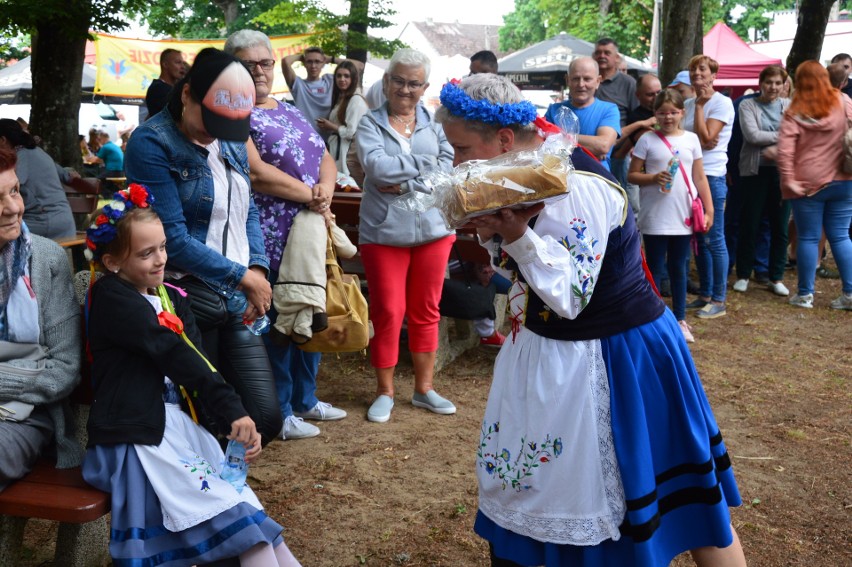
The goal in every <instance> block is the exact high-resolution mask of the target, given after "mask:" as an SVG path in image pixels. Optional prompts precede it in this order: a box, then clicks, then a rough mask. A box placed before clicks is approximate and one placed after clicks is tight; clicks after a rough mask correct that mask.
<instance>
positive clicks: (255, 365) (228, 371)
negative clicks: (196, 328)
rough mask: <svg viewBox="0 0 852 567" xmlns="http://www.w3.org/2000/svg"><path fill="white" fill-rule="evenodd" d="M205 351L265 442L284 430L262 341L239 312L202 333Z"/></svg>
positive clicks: (270, 369)
mask: <svg viewBox="0 0 852 567" xmlns="http://www.w3.org/2000/svg"><path fill="white" fill-rule="evenodd" d="M202 341H203V344H204V350H205V352H206V353H207V355H208V356H209V357H210V362H211V363H213V366H215V367H216V368H217V370H219V373H220V374H222V377H223V378H225V381H226V382H228V384H230V385H231V386H233V387H234V390H236V391H237V394H239V396H240V398H241V399H242V402H243V406H244V407H245V408H246V411H247V412H248V414H249V417H251V418H252V419H253V420H254V423H255V425H256V426H257V430H258V432H259V433H260V434H261V436H262V437H263V441H262V443H263V444H264V445H266V444H267V443H269V442H270V441H272V440H273V439H275V438H276V437H278V435H279V434H280V433H281V428H282V427H283V425H284V423H283V420H282V418H281V409H280V407H279V405H278V394H277V393H276V391H275V379H274V378H273V376H272V368H271V367H270V365H269V358H268V357H267V355H266V347H265V346H264V345H263V340H262V339H261V338H260V337H258V336H255V335H253V334H251V333H250V332H249V331H248V329H246V326H245V325H244V324H243V322H242V317H241V316H239V315H231V316H230V317H228V320H227V321H226V322H225V323H224V324H223V325H220V326H219V327H218V328H215V329H212V330H209V331H205V332H204V333H202Z"/></svg>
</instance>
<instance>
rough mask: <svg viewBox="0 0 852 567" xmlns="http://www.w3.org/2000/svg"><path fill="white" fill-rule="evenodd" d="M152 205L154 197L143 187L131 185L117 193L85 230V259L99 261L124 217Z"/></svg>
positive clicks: (136, 184)
mask: <svg viewBox="0 0 852 567" xmlns="http://www.w3.org/2000/svg"><path fill="white" fill-rule="evenodd" d="M153 203H154V196H153V195H151V192H150V191H149V190H148V188H147V187H145V186H144V185H139V184H138V183H131V184H130V186H129V187H128V188H127V189H122V190H121V191H117V192H116V193H115V195H113V197H112V200H110V202H109V203H107V204H106V205H104V207H103V209H102V210H101V214H99V215H98V216H97V217H95V222H93V223H92V224H91V226H89V228H88V229H87V230H86V250H85V255H86V258H87V259H88V260H89V261H90V262H91V261H92V260H99V259H100V257H101V254H102V253H103V249H104V248H105V247H106V245H107V244H109V243H110V242H112V241H113V240H114V239H115V236H116V234H118V229H117V225H118V222H119V221H120V220H121V219H122V218H124V215H126V214H127V213H129V212H130V211H132V210H133V209H135V208H140V209H145V208H148V207H150V206H151V205H152V204H153Z"/></svg>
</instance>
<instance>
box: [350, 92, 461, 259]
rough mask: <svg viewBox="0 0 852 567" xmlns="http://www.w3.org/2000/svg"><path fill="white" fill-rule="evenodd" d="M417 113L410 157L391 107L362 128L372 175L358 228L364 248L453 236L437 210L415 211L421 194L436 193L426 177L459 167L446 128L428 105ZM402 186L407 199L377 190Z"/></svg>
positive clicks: (363, 157)
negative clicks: (395, 127) (392, 120)
mask: <svg viewBox="0 0 852 567" xmlns="http://www.w3.org/2000/svg"><path fill="white" fill-rule="evenodd" d="M416 112H417V126H415V128H414V133H413V134H412V135H411V138H410V140H411V152H410V153H407V152H405V151H403V149H402V146H401V145H400V142H399V140H398V139H397V137H396V136H395V135H394V133H393V129H392V127H391V125H390V122H389V120H388V107H387V103H385V104H384V105H382V106H381V107H379V108H377V109H376V110H373V111H371V112H368V113H367V114H365V115H364V117H363V118H362V119H361V122H360V123H359V125H358V130H357V132H356V133H355V138H356V139H357V141H358V160H359V161H360V162H361V165H362V166H363V167H364V173H365V174H366V178H365V180H364V193H363V194H362V197H361V209H360V217H361V222H360V224H359V226H358V240H359V241H360V242H361V244H384V245H387V246H417V245H419V244H425V243H427V242H431V241H433V240H437V239H439V238H443V237H445V236H448V235H450V234H453V231H452V230H450V229H448V228H447V225H446V223H445V222H444V219H443V217H442V216H441V212H440V211H439V210H438V209H437V208H436V207H434V206H433V207H430V208H427V209H426V210H412V207H411V201H412V199H414V198H416V196H417V195H418V194H419V195H421V196H422V195H425V194H429V193H431V192H432V188H431V187H430V186H429V185H428V184H426V183H425V182H424V180H423V176H424V175H425V174H427V173H430V172H432V171H436V170H437V171H444V172H448V171H450V170H451V169H452V166H453V148H452V146H450V143H449V142H448V141H447V137H446V136H445V135H444V129H443V128H442V127H441V125H440V124H436V123H435V122H434V121H433V120H432V117H431V116H430V115H429V112H428V111H427V110H426V109H425V108H424V107H423V106H422V105H419V104H418V105H417V109H416ZM397 184H398V185H399V186H400V188H401V193H402V195H401V196H397V195H394V194H392V193H382V192H381V191H379V190H378V188H377V187H380V186H384V185H397ZM395 201H397V202H396V203H394V202H395ZM414 208H415V209H417V207H414Z"/></svg>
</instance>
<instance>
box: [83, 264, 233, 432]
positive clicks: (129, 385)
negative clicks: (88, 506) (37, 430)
mask: <svg viewBox="0 0 852 567" xmlns="http://www.w3.org/2000/svg"><path fill="white" fill-rule="evenodd" d="M167 289H168V293H169V297H170V298H171V300H172V304H173V305H174V307H175V313H176V314H177V315H178V317H180V319H181V320H182V321H183V324H184V332H185V333H187V335H188V336H189V338H190V339H191V340H192V342H193V344H194V345H195V346H196V347H198V348H199V349H201V334H200V333H199V331H198V327H196V325H195V318H194V317H193V316H192V312H191V311H190V308H189V300H188V299H187V298H185V297H182V296H181V295H180V294H179V293H178V292H177V291H176V290H174V289H172V288H168V287H167ZM87 332H88V339H89V348H90V349H91V353H92V357H93V361H92V383H93V386H94V392H95V400H94V402H92V408H91V411H90V413H89V423H88V426H87V429H88V432H89V443H88V446H89V447H92V446H94V445H112V444H119V443H132V444H139V445H159V444H160V441H161V440H162V439H163V432H164V431H165V426H166V413H165V406H164V404H163V377H164V376H168V377H169V378H170V379H171V381H172V382H174V383H175V384H179V385H182V386H184V388H185V389H186V391H187V392H188V393H189V394H190V396H191V397H192V398H193V404H195V405H196V406H197V405H198V403H199V401H200V402H201V403H203V405H204V407H205V409H206V410H207V412H209V413H213V414H215V415H216V416H218V417H219V418H220V422H221V423H224V424H230V423H231V422H233V421H234V420H237V419H239V418H241V417H243V416H246V415H248V412H247V411H246V410H245V408H244V407H243V404H242V402H241V401H240V397H239V395H238V394H237V393H236V392H235V391H234V389H233V388H232V387H231V386H230V385H229V384H228V383H226V382H225V381H224V379H223V378H222V376H221V375H220V374H219V373H217V372H213V371H212V370H210V368H209V367H208V366H207V363H206V362H205V361H204V360H203V359H202V358H201V357H200V356H199V355H198V353H196V352H195V351H194V350H193V349H192V348H191V347H190V346H189V345H188V344H186V342H185V341H184V339H183V338H182V337H181V336H180V335H178V334H177V333H175V332H174V331H172V330H170V329H168V328H166V327H164V326H162V325H160V324H159V321H158V320H157V314H156V312H155V311H154V308H153V307H152V306H151V304H150V303H148V301H147V300H146V299H145V298H144V297H142V295H141V294H140V293H139V292H138V291H137V290H136V289H135V288H134V287H133V285H131V284H129V283H127V282H125V281H124V280H122V279H121V278H119V277H118V276H116V275H113V274H107V275H105V276H104V277H102V278H101V279H100V280H98V281H97V282H96V283H95V284H94V286H93V287H92V296H91V299H90V303H89V316H88V321H87ZM202 352H203V350H202ZM184 405H185V404H184Z"/></svg>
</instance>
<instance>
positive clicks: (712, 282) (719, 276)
mask: <svg viewBox="0 0 852 567" xmlns="http://www.w3.org/2000/svg"><path fill="white" fill-rule="evenodd" d="M707 182H708V183H709V184H710V193H711V195H712V196H713V211H714V216H713V226H712V227H710V231H709V232H707V233H704V234H698V255H697V256H696V258H695V264H696V266H697V267H698V279H699V282H700V287H701V297H710V298H711V299H712V300H713V301H716V302H719V303H724V302H725V294H726V293H727V285H728V247H727V246H726V245H725V197H726V196H727V194H728V186H727V185H726V184H725V178H724V177H716V176H711V175H708V176H707Z"/></svg>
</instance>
